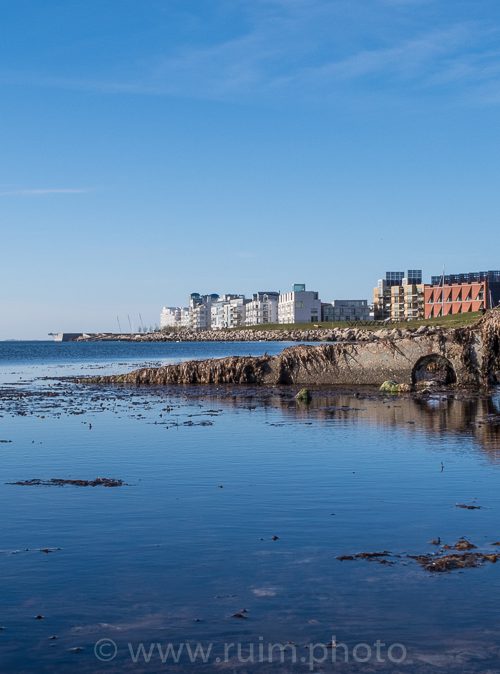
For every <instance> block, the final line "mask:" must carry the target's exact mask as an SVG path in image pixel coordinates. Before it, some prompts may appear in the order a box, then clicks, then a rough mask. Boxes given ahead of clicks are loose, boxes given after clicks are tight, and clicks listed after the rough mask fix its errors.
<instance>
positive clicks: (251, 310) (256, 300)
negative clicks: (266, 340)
mask: <svg viewBox="0 0 500 674" xmlns="http://www.w3.org/2000/svg"><path fill="white" fill-rule="evenodd" d="M278 300H279V293H278V292H275V291H271V292H258V293H254V295H253V298H252V299H251V300H249V301H248V303H247V305H246V308H245V324H246V325H264V324H265V323H277V322H278Z"/></svg>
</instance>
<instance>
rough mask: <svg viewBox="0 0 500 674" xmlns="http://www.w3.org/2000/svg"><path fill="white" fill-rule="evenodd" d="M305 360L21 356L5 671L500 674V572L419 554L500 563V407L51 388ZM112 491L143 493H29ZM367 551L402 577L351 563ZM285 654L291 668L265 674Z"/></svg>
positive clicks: (189, 348) (99, 349)
mask: <svg viewBox="0 0 500 674" xmlns="http://www.w3.org/2000/svg"><path fill="white" fill-rule="evenodd" d="M283 346H284V345H280V344H275V343H272V344H271V343H265V344H256V343H251V344H240V343H237V344H212V343H211V344H201V343H193V344H117V343H84V344H73V343H68V344H54V343H1V344H0V381H1V383H2V388H1V396H0V440H2V441H5V442H1V443H0V459H1V460H0V508H1V512H2V520H1V542H0V548H1V550H0V597H1V609H0V610H1V613H0V626H2V627H3V628H4V629H2V630H1V631H0V671H2V672H16V673H18V672H80V671H81V672H162V671H176V672H177V671H178V672H184V671H200V672H201V671H202V672H205V671H206V672H213V671H221V672H227V671H237V672H267V671H272V672H301V671H314V672H323V671H325V672H326V671H356V672H371V671H384V672H385V671H394V672H396V671H398V672H399V671H408V672H431V671H432V672H434V671H436V672H469V671H470V672H498V671H500V664H499V662H500V660H499V655H500V626H499V625H498V597H499V596H500V563H498V564H492V563H488V564H485V565H484V566H482V567H481V568H477V569H474V568H471V569H465V570H463V571H453V572H451V573H445V574H431V573H428V572H426V571H425V570H423V569H422V568H421V567H420V566H419V565H418V564H417V563H416V562H415V560H413V559H411V558H410V557H408V555H418V554H421V553H430V552H432V551H434V550H435V549H436V548H435V546H433V545H431V544H430V543H429V541H430V540H431V539H435V538H437V537H440V538H441V539H442V542H443V543H449V544H454V543H455V542H456V541H457V539H458V538H460V537H461V536H465V537H467V539H469V540H471V541H472V542H473V543H474V544H475V545H477V546H478V549H479V550H481V551H485V552H495V550H496V551H499V548H498V547H495V546H492V545H491V544H492V543H494V542H496V541H499V540H500V489H499V486H500V482H499V478H500V472H499V471H500V461H499V458H500V424H499V422H498V418H499V416H498V415H500V400H499V397H498V395H497V394H494V395H492V396H489V397H485V396H478V397H474V398H464V399H461V398H460V397H458V396H457V397H454V396H440V395H436V396H434V397H431V398H429V399H426V400H414V399H411V398H407V397H401V398H394V399H391V398H380V397H379V396H378V395H376V394H374V393H373V392H371V391H361V393H360V394H359V395H358V396H354V395H350V394H346V393H342V392H340V391H339V392H335V391H331V392H327V391H317V392H315V397H314V400H313V403H312V404H311V405H310V406H309V407H304V406H300V405H297V404H296V403H295V402H294V400H293V394H294V393H295V392H296V391H294V390H289V389H286V388H283V389H274V390H271V391H263V392H259V391H256V390H255V389H244V388H238V389H233V388H224V387H218V388H216V389H212V390H207V389H201V388H199V389H193V388H180V389H178V390H172V389H170V390H161V389H127V388H112V387H107V388H97V387H91V386H85V385H76V384H71V383H67V382H63V383H60V382H58V381H57V379H48V380H47V379H44V377H46V376H49V377H51V378H57V377H59V376H67V375H68V374H76V373H83V374H94V373H95V371H96V370H97V371H99V372H108V371H116V372H123V371H126V370H127V369H131V368H132V367H135V366H138V365H141V364H143V363H145V362H147V363H156V362H158V363H160V362H175V361H178V360H181V359H186V358H202V357H212V356H223V355H227V354H258V353H264V352H265V351H267V352H269V353H275V352H277V351H279V350H280V349H282V348H283ZM96 476H106V477H112V478H120V479H123V480H124V481H125V482H126V483H127V485H126V486H123V487H119V488H114V489H107V488H102V487H95V488H92V487H89V488H79V487H72V486H65V487H46V486H38V487H35V486H32V487H27V486H16V485H12V484H8V483H10V482H15V481H18V480H26V479H31V478H41V479H50V478H57V477H61V478H77V479H92V478H95V477H96ZM457 504H474V505H479V506H481V508H480V509H475V510H465V509H461V508H457V507H456V505H457ZM274 537H277V538H274ZM44 549H46V550H47V549H49V550H52V551H51V552H42V551H41V550H44ZM363 551H371V552H373V551H388V552H390V553H391V555H390V557H388V558H387V559H388V561H391V562H393V563H392V564H385V565H382V564H378V563H376V562H373V561H371V562H370V561H366V560H356V561H344V562H342V561H339V560H337V559H336V557H337V556H339V555H344V554H352V553H357V552H363ZM235 615H236V616H239V617H234V616H235ZM36 616H43V619H36ZM332 636H334V637H335V639H336V641H337V642H338V644H341V646H340V647H339V646H337V648H336V649H332V648H326V645H327V644H330V642H331V641H332ZM52 637H57V638H56V639H54V638H52ZM103 639H105V640H112V641H101V640H103ZM377 640H379V641H380V642H383V643H384V644H386V646H385V647H379V648H380V653H381V659H382V660H381V662H376V660H375V656H374V654H375V647H374V644H375V642H376V641H377ZM96 642H99V645H98V647H97V651H96V649H95V644H96ZM141 643H142V644H143V645H144V648H145V653H146V658H144V657H140V656H139V660H138V662H134V659H135V660H137V649H138V648H140V644H141ZM276 643H282V644H285V645H287V646H288V648H289V650H288V652H287V656H286V657H284V658H283V662H281V661H280V660H279V658H278V657H277V656H276V655H275V656H274V657H272V658H268V657H261V656H262V654H264V655H266V654H267V653H268V651H267V648H268V645H269V644H276ZM395 643H399V644H401V645H402V646H395V647H394V648H393V650H392V651H391V653H392V656H393V657H392V659H389V657H388V652H387V648H388V646H390V645H391V644H395ZM113 644H115V645H116V646H114V645H113ZM156 644H159V646H160V649H159V650H158V647H157V646H156ZM168 644H172V645H173V647H174V648H176V649H178V648H184V651H182V652H181V654H180V656H179V657H180V662H179V664H176V663H175V662H174V659H175V658H173V657H168V658H165V657H164V660H165V662H164V663H162V661H161V654H162V653H163V655H164V656H165V651H164V649H166V648H167V647H168ZM186 644H188V645H190V646H191V647H192V648H194V647H195V646H196V644H200V645H201V647H202V648H204V649H205V651H204V652H205V653H206V652H207V650H208V649H209V648H212V651H211V652H210V654H209V656H208V657H207V658H206V660H207V662H206V663H203V662H202V661H201V660H202V658H201V657H198V658H190V657H189V656H188V653H187V651H186V650H185V649H186V648H187V646H186ZM225 644H226V646H225ZM228 644H235V646H234V647H230V646H228ZM237 644H240V645H241V653H240V655H238V651H237ZM311 644H324V645H325V646H311ZM344 645H345V646H344ZM356 647H357V650H356ZM402 647H404V649H406V653H407V655H406V659H404V661H402V662H401V663H399V660H400V659H401V658H400V655H401V653H402ZM115 648H116V655H115ZM224 648H226V649H229V650H228V653H227V655H228V657H225V653H224ZM259 648H260V650H259ZM368 648H370V649H371V654H372V658H371V659H370V661H369V662H368V663H366V662H363V659H364V658H365V655H366V654H367V653H368V650H367V649H368ZM150 649H151V650H150ZM251 649H253V653H251ZM294 649H295V650H294ZM96 652H97V656H98V657H96ZM131 652H132V656H131ZM176 653H178V651H176ZM335 653H336V654H337V655H336V657H337V662H336V663H335V664H334V663H333V659H334V654H335ZM293 654H294V655H293ZM171 655H172V654H171V653H170V656H171ZM111 656H113V657H111ZM245 656H246V657H247V658H250V659H249V660H247V661H245ZM292 657H295V660H296V662H295V663H294V662H293V661H292ZM148 658H149V662H146V661H145V659H146V660H147V659H148ZM217 658H219V661H217ZM269 659H271V660H273V661H272V662H268V661H267V660H269ZM345 659H347V660H348V662H347V663H345V662H344V660H345ZM191 660H192V661H191ZM396 661H398V662H396Z"/></svg>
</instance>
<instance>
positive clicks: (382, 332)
mask: <svg viewBox="0 0 500 674" xmlns="http://www.w3.org/2000/svg"><path fill="white" fill-rule="evenodd" d="M442 330H443V328H439V327H433V326H427V325H422V326H420V327H419V328H413V329H411V328H407V329H400V328H380V329H379V330H370V329H366V328H361V327H360V328H357V327H345V328H310V329H307V330H304V329H297V330H293V329H290V330H249V329H242V330H198V331H197V330H182V331H180V330H179V331H172V332H152V333H146V334H139V333H137V334H127V333H124V334H111V333H96V334H92V335H83V336H80V337H78V338H77V339H76V340H75V341H77V342H98V341H119V342H373V341H378V340H379V339H386V338H390V339H396V338H401V337H410V336H412V335H432V334H437V333H438V332H440V331H442Z"/></svg>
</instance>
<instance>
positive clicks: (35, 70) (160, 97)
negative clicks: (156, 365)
mask: <svg viewBox="0 0 500 674" xmlns="http://www.w3.org/2000/svg"><path fill="white" fill-rule="evenodd" d="M0 9H1V21H0V228H1V239H0V241H1V243H0V338H11V337H15V338H31V337H32V338H43V337H44V336H45V335H46V333H47V332H49V331H51V330H54V331H59V330H65V331H85V330H88V331H92V330H113V329H116V327H117V323H116V316H117V315H119V316H120V320H121V323H122V326H125V325H127V324H128V319H127V314H130V316H131V320H132V323H133V326H134V328H135V327H136V326H137V324H138V318H137V317H138V314H139V313H141V314H142V317H143V319H144V322H146V323H147V324H151V323H156V322H158V318H159V311H160V309H161V306H162V305H163V304H168V305H172V304H184V303H185V302H186V298H187V295H188V294H189V292H191V291H199V292H244V293H247V294H249V293H251V292H253V291H257V290H266V289H267V290H272V289H277V290H280V289H281V290H284V289H287V288H288V287H289V286H290V285H291V284H292V283H293V282H305V283H307V285H308V287H309V288H310V289H314V290H319V291H320V294H321V297H322V299H324V300H331V299H335V298H356V297H360V298H369V297H370V295H371V290H372V287H373V285H374V284H375V283H376V280H377V278H379V277H380V276H381V275H382V274H383V273H384V271H385V270H386V269H395V270H404V269H406V268H420V267H422V268H423V270H424V276H425V277H426V278H428V277H429V276H430V275H431V274H438V273H440V272H441V270H442V268H443V265H445V266H446V270H447V271H448V272H450V273H452V272H460V271H474V270H479V269H498V268H500V247H499V231H500V228H499V220H500V189H499V187H500V134H499V131H500V3H499V2H498V0H453V1H451V0H78V1H76V0H43V1H42V0H15V1H13V0H0Z"/></svg>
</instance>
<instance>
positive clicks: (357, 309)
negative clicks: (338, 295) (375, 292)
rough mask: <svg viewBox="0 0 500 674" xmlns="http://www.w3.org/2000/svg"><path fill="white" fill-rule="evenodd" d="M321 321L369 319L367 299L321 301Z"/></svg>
mask: <svg viewBox="0 0 500 674" xmlns="http://www.w3.org/2000/svg"><path fill="white" fill-rule="evenodd" d="M321 315H322V316H321V318H322V320H323V321H327V322H331V323H333V322H334V321H369V320H370V307H369V306H368V300H333V302H329V303H327V302H322V303H321Z"/></svg>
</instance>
